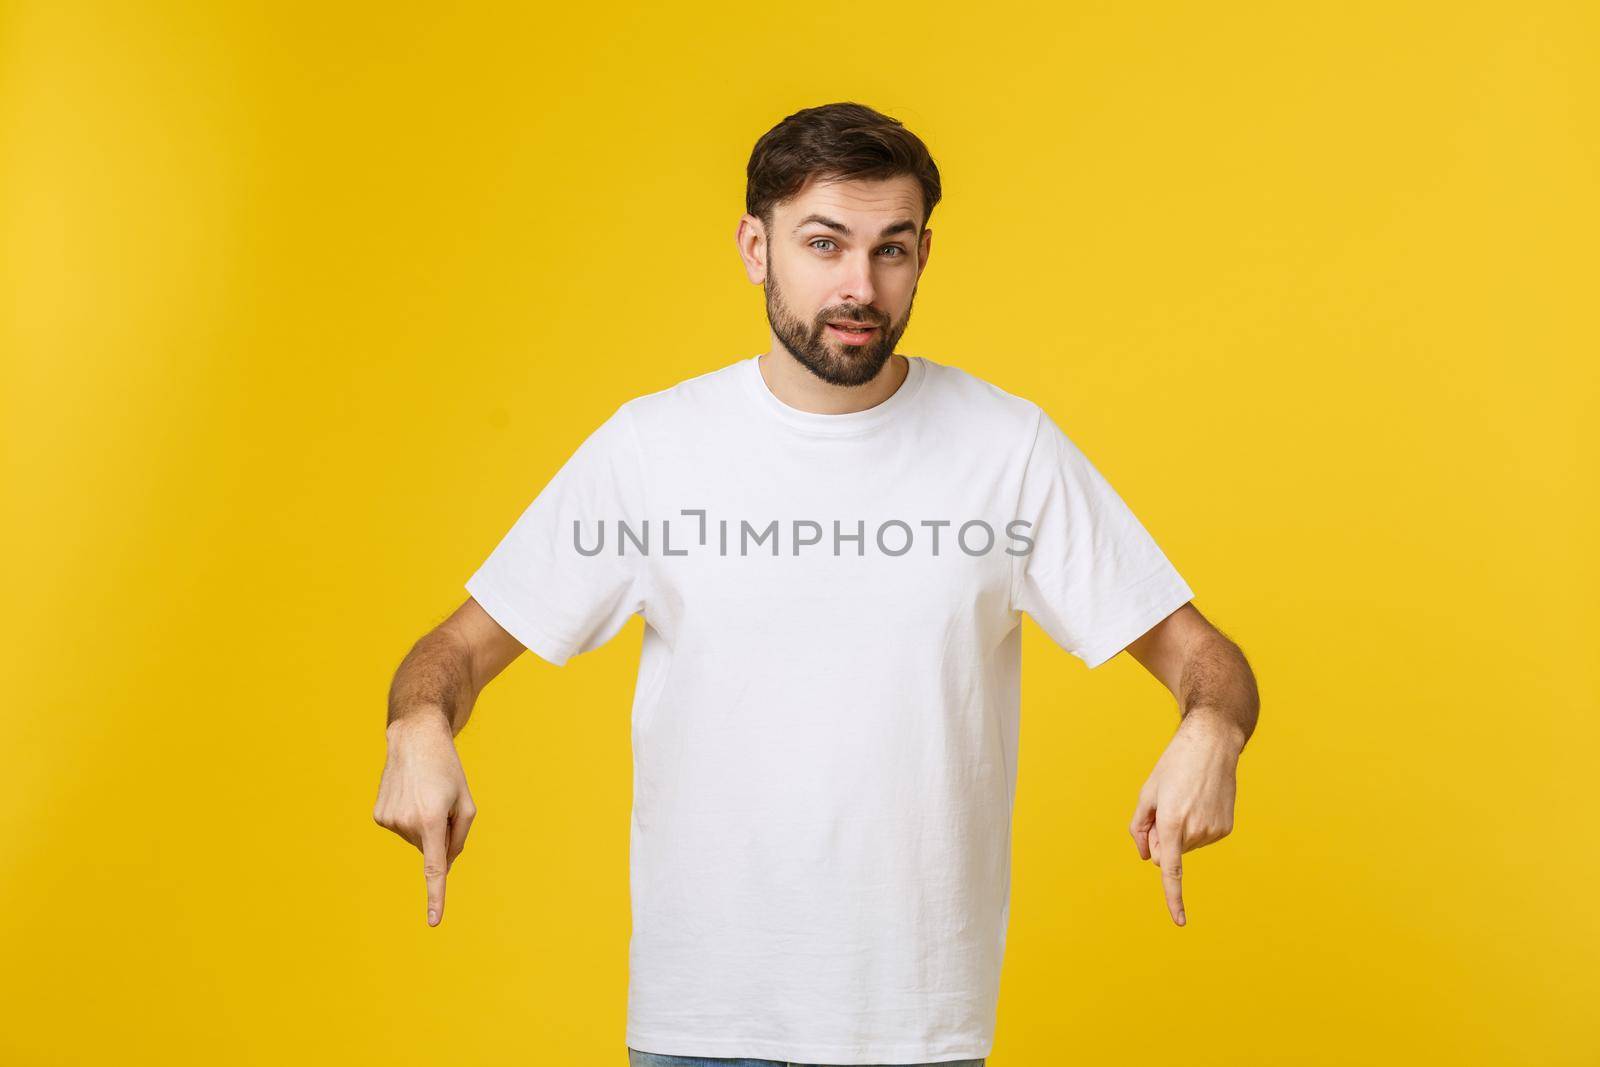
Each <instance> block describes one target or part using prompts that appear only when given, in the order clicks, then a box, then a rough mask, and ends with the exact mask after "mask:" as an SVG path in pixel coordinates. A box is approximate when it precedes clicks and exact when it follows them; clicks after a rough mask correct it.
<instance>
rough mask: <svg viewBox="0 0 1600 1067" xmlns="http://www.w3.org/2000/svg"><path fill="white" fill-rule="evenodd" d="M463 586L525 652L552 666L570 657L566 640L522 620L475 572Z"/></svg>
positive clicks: (515, 610) (570, 651)
mask: <svg viewBox="0 0 1600 1067" xmlns="http://www.w3.org/2000/svg"><path fill="white" fill-rule="evenodd" d="M466 589H467V592H468V593H470V594H471V595H472V599H474V600H476V601H477V602H478V604H479V606H481V607H482V608H483V610H484V611H486V612H488V613H489V616H490V617H491V618H492V619H494V621H495V622H497V623H499V624H500V625H501V627H502V628H504V629H505V631H506V632H507V633H509V634H510V635H511V636H512V637H515V638H516V639H517V640H518V641H519V642H521V643H522V647H523V648H526V649H527V650H528V651H529V652H532V653H533V654H534V655H536V656H538V657H539V658H540V659H542V660H544V661H545V662H546V663H549V664H552V665H553V666H556V667H560V666H563V665H564V664H565V663H566V662H567V660H569V659H571V658H572V648H571V646H570V644H569V643H568V642H565V641H561V640H559V639H557V638H555V637H553V636H552V635H551V634H550V633H549V631H547V630H545V629H543V628H542V627H539V626H535V625H534V624H533V623H531V622H529V621H528V620H527V619H525V618H524V617H523V616H522V614H521V612H519V611H517V609H516V608H514V607H512V606H511V604H510V603H509V602H508V601H506V600H505V599H503V598H502V597H501V596H500V594H499V593H497V592H495V591H494V590H493V589H492V588H490V587H489V586H488V584H487V583H486V582H485V581H484V580H483V578H482V577H481V575H477V574H475V575H473V576H472V577H471V578H469V579H467V584H466Z"/></svg>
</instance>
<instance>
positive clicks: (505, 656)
mask: <svg viewBox="0 0 1600 1067" xmlns="http://www.w3.org/2000/svg"><path fill="white" fill-rule="evenodd" d="M522 651H523V647H522V645H521V644H520V643H519V642H518V641H517V639H516V638H514V637H512V636H511V635H510V634H509V633H507V632H506V631H505V629H504V628H503V627H501V626H500V624H499V623H497V622H495V620H494V619H493V617H491V616H490V615H489V613H488V612H486V611H484V610H483V608H482V607H481V606H480V605H479V604H478V602H477V601H476V600H474V599H472V598H471V597H468V598H467V601H466V602H465V603H464V604H462V605H461V606H460V607H459V608H457V609H456V610H455V612H454V613H453V614H452V615H451V616H450V617H449V618H448V619H446V620H445V621H444V622H442V623H440V624H439V625H438V626H436V627H434V628H433V629H432V630H431V631H429V632H428V633H427V634H426V635H424V636H423V638H422V639H421V640H419V641H418V642H417V643H416V644H415V645H413V646H412V648H411V651H410V652H409V653H407V654H406V657H405V659H404V660H402V661H401V663H400V667H399V669H398V670H396V671H395V676H394V681H393V683H392V684H391V685H390V687H389V721H388V725H387V726H386V727H385V731H384V732H385V736H386V737H387V739H388V758H387V759H386V760H385V762H384V768H383V778H382V780H381V781H380V782H379V785H378V801H377V803H376V804H375V805H374V806H373V809H372V817H373V819H374V820H375V821H376V822H377V823H378V825H380V826H383V827H386V828H387V829H390V830H393V831H394V832H395V833H397V834H399V835H400V836H401V837H403V838H405V839H406V840H407V841H409V842H410V843H411V844H412V845H414V846H416V847H417V848H418V849H420V850H421V852H422V873H423V878H424V881H425V882H426V884H427V901H428V925H429V926H437V925H438V924H439V922H440V921H441V920H443V918H444V882H445V874H446V873H447V872H448V871H449V869H450V866H451V865H452V864H453V863H454V862H455V859H456V857H457V856H458V855H460V854H461V850H462V848H464V847H465V846H466V840H467V830H468V829H469V828H470V827H471V825H472V819H473V816H474V815H476V814H477V809H476V808H475V807H474V806H473V803H472V794H471V793H470V792H469V791H468V789H467V779H466V774H465V773H464V772H463V771H462V769H461V761H460V759H459V758H458V757H457V755H456V749H455V744H454V741H453V738H454V736H455V735H456V734H458V733H460V732H461V730H462V728H463V727H465V726H466V725H467V719H468V718H469V717H471V715H472V706H473V704H474V703H475V702H476V701H477V699H478V694H479V693H481V692H482V691H483V687H484V686H486V685H488V684H489V682H490V681H491V680H492V679H493V678H494V677H495V676H496V675H498V674H499V673H500V672H501V671H503V670H505V668H506V667H507V666H509V665H510V663H511V661H512V660H514V659H516V658H517V656H518V655H520V654H521V653H522Z"/></svg>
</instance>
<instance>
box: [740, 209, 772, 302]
mask: <svg viewBox="0 0 1600 1067" xmlns="http://www.w3.org/2000/svg"><path fill="white" fill-rule="evenodd" d="M733 240H734V244H735V245H737V246H738V249H739V258H740V259H742V260H743V261H744V273H745V277H747V278H749V279H750V281H751V282H752V283H754V284H756V285H760V284H761V283H762V282H764V281H766V280H767V230H766V227H765V226H763V225H762V224H761V220H760V219H758V218H757V217H756V216H754V215H752V214H750V213H748V212H746V213H745V214H744V215H741V216H740V217H739V228H738V229H737V230H735V231H734V235H733Z"/></svg>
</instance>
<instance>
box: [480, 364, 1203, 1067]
mask: <svg viewBox="0 0 1600 1067" xmlns="http://www.w3.org/2000/svg"><path fill="white" fill-rule="evenodd" d="M756 358H757V357H754V356H751V357H746V358H743V359H740V360H738V361H737V362H734V363H732V364H729V365H727V366H724V367H721V368H719V369H717V370H714V371H711V372H709V373H706V374H702V375H699V376H697V377H694V378H690V379H687V380H685V381H682V382H680V383H678V384H677V385H675V386H672V387H671V388H669V389H664V390H662V391H660V392H656V393H651V394H648V395H645V396H640V397H637V398H635V399H632V400H629V401H628V402H626V403H624V404H623V405H622V406H621V407H620V408H618V409H617V411H616V412H615V413H614V414H613V415H612V416H611V417H610V418H609V419H607V420H606V421H605V423H603V424H602V425H601V426H600V427H599V428H598V429H597V430H595V431H594V433H593V434H591V435H590V436H589V438H588V439H587V440H585V441H584V442H583V444H582V445H581V446H580V447H579V448H578V450H577V451H576V452H575V453H574V454H573V455H572V457H571V458H570V459H569V460H568V461H567V463H566V464H565V465H564V466H563V467H562V468H561V469H560V471H558V472H557V473H556V475H555V476H554V477H553V478H552V479H551V481H550V482H549V484H548V485H546V486H545V488H544V489H543V491H542V492H540V493H539V495H538V497H537V499H535V500H534V501H533V502H532V503H531V504H530V505H529V506H528V507H527V509H526V510H525V511H524V512H523V513H522V515H521V517H520V518H519V519H518V520H517V522H516V524H515V525H514V526H513V527H512V528H511V530H510V531H509V532H508V533H507V534H506V535H505V537H504V539H503V540H502V541H501V542H500V543H499V545H498V546H497V547H496V548H495V549H494V551H493V552H492V554H490V556H489V557H488V559H487V560H485V562H484V563H483V565H482V566H481V567H480V568H479V569H478V570H477V571H476V573H474V574H473V575H472V577H471V578H470V579H469V580H468V581H467V585H466V588H467V591H468V592H470V593H471V594H472V596H473V597H474V598H476V599H477V601H478V602H479V603H480V604H481V605H482V606H483V608H484V610H486V611H487V612H488V613H489V614H490V615H492V616H493V617H494V618H495V619H496V620H497V621H498V622H499V623H500V625H502V626H503V627H505V629H506V630H508V631H510V632H511V633H512V634H513V635H514V636H515V637H516V638H517V639H518V640H519V641H521V642H522V643H523V644H524V645H525V646H527V647H528V648H529V649H531V650H532V651H533V652H535V653H536V654H538V655H539V656H540V657H542V658H544V659H546V660H548V661H550V662H551V663H554V664H557V665H560V664H562V663H564V662H566V660H567V659H568V658H569V657H571V656H573V655H575V654H577V653H579V652H584V651H587V650H589V649H593V648H595V647H597V646H599V645H601V644H603V643H604V642H606V641H607V640H609V639H610V638H611V637H612V636H613V635H614V634H616V633H617V631H618V630H620V629H621V628H622V626H623V624H624V623H626V622H627V620H628V618H629V617H630V616H632V615H634V614H636V613H642V614H643V616H644V620H645V629H644V639H643V649H642V652H641V656H640V662H639V675H638V682H637V688H636V690H635V695H634V700H633V712H632V714H633V720H632V723H633V730H632V740H633V754H634V777H633V820H632V828H631V836H630V845H631V852H630V860H631V876H630V887H631V892H632V908H633V933H632V938H631V941H630V944H629V963H630V975H629V985H628V1016H627V1034H626V1042H627V1044H628V1045H629V1046H630V1047H633V1048H637V1049H642V1050H644V1051H648V1052H656V1053H663V1054H671V1055H699V1056H714V1057H716V1056H720V1057H754V1058H763V1059H777V1060H785V1061H788V1060H794V1061H804V1062H809V1063H833V1064H859V1063H878V1064H882V1063H916V1062H933V1061H941V1060H954V1059H967V1058H977V1057H983V1056H987V1055H989V1052H990V1047H991V1045H992V1042H993V1037H994V1023H995V1014H996V1007H997V1003H998V999H999V986H1000V965H1001V957H1002V954H1003V952H1004V948H1005V937H1006V922H1007V916H1008V913H1009V904H1010V878H1011V874H1010V861H1011V848H1010V845H1011V806H1012V799H1013V797H1014V796H1015V792H1016V776H1017V738H1018V726H1019V723H1018V719H1019V699H1020V688H1021V647H1022V646H1021V633H1022V631H1021V627H1020V622H1021V613H1022V612H1027V613H1028V614H1029V615H1031V616H1032V617H1033V618H1034V619H1035V621H1037V622H1038V624H1039V625H1040V626H1041V627H1042V628H1043V629H1044V630H1045V632H1046V633H1047V634H1049V636H1050V637H1051V638H1052V639H1053V640H1054V641H1056V642H1057V643H1058V644H1060V645H1061V646H1062V647H1063V648H1065V649H1066V650H1067V651H1068V652H1071V653H1072V654H1073V655H1075V656H1078V657H1079V658H1081V659H1082V660H1083V661H1084V662H1085V663H1086V664H1088V666H1090V667H1095V666H1098V665H1099V664H1101V663H1103V662H1105V661H1106V660H1108V659H1110V658H1111V657H1112V656H1114V655H1116V653H1117V652H1118V651H1120V650H1121V649H1123V648H1124V647H1126V646H1127V645H1128V644H1129V643H1130V642H1131V641H1133V640H1134V639H1135V638H1137V637H1139V636H1140V635H1141V634H1143V633H1144V632H1145V631H1147V630H1148V629H1150V627H1152V626H1153V625H1155V624H1156V623H1157V622H1159V621H1161V620H1162V619H1163V618H1165V617H1166V616H1167V615H1169V614H1170V613H1171V612H1173V611H1174V610H1176V609H1177V608H1179V607H1180V606H1182V605H1183V604H1184V603H1185V602H1187V601H1188V600H1189V599H1190V598H1191V597H1192V595H1193V594H1192V593H1191V592H1190V589H1189V586H1188V585H1187V584H1186V583H1185V581H1184V579H1183V578H1182V577H1180V576H1179V574H1178V572H1177V571H1176V570H1175V569H1174V568H1173V566H1172V564H1171V563H1170V562H1168V560H1167V558H1166V557H1165V555H1163V554H1162V552H1161V550H1160V549H1159V548H1158V547H1157V545H1156V543H1155V541H1154V540H1152V538H1151V537H1150V535H1149V534H1148V533H1147V532H1146V530H1145V529H1144V527H1143V526H1142V525H1141V524H1140V523H1139V521H1138V520H1137V519H1136V518H1135V517H1134V515H1133V513H1132V512H1131V511H1130V510H1129V509H1128V507H1127V506H1126V505H1125V504H1124V503H1123V501H1122V500H1121V498H1119V497H1118V496H1117V494H1116V493H1115V492H1114V491H1113V490H1112V488H1111V486H1110V485H1108V484H1107V482H1106V481H1105V479H1104V478H1103V477H1101V475H1100V474H1099V472H1098V471H1097V470H1096V469H1095V468H1094V467H1093V466H1092V465H1091V464H1090V463H1089V461H1088V459H1086V458H1085V457H1084V455H1083V453H1082V452H1080V451H1079V449H1078V448H1077V447H1076V446H1075V445H1074V444H1073V443H1072V442H1071V441H1070V440H1069V439H1068V438H1067V437H1066V436H1065V435H1064V434H1063V433H1062V432H1061V430H1060V429H1059V428H1057V426H1056V425H1055V423H1054V422H1053V421H1051V419H1050V418H1049V417H1048V416H1047V415H1045V413H1044V411H1043V410H1042V409H1041V408H1039V407H1038V406H1037V405H1036V404H1034V403H1032V402H1031V401H1028V400H1024V399H1021V398H1019V397H1016V396H1013V395H1011V394H1010V393H1007V392H1005V391H1003V390H1001V389H999V388H998V387H996V386H994V385H991V384H989V383H988V382H985V381H983V380H982V379H980V378H977V377H975V376H974V375H971V374H969V373H967V372H966V371H963V370H960V369H958V368H956V367H953V366H948V365H944V364H940V363H936V362H934V361H932V360H929V359H926V358H923V357H916V356H913V357H910V367H909V371H908V374H907V376H906V379H905V381H904V382H903V383H902V384H901V385H900V387H899V389H898V390H897V391H896V392H895V393H894V394H893V395H892V396H891V397H889V398H888V399H887V400H885V401H883V402H881V403H879V404H878V405H876V406H874V407H872V408H869V409H867V410H865V411H858V412H851V413H848V414H843V415H824V414H817V413H813V412H805V411H801V410H799V409H797V408H794V407H791V406H789V405H787V404H785V403H784V402H783V401H781V400H779V399H778V398H777V397H776V396H775V395H774V394H773V393H772V391H771V390H770V389H769V388H768V387H767V385H766V382H765V381H764V380H763V378H762V377H761V373H760V369H759V367H758V366H757V363H756ZM597 548H598V551H596V549H597Z"/></svg>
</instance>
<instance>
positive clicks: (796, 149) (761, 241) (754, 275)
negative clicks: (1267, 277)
mask: <svg viewBox="0 0 1600 1067" xmlns="http://www.w3.org/2000/svg"><path fill="white" fill-rule="evenodd" d="M939 197H940V187H939V168H938V167H936V166H935V165H934V162H933V157H932V156H930V155H929V154H928V149H927V147H926V146H925V145H923V143H922V141H921V140H920V139H919V138H918V137H917V135H916V134H914V133H912V132H911V131H910V130H907V129H906V128H905V127H904V126H903V125H901V123H900V122H898V121H897V120H895V119H892V118H890V117H889V116H887V115H883V114H880V113H879V112H877V111H874V110H873V109H872V108H870V107H865V106H863V105H861V104H851V103H843V104H828V105H825V106H823V107H814V108H807V109H805V110H803V111H797V112H795V113H794V114H793V115H790V116H789V117H788V118H786V119H784V120H783V121H782V122H780V123H779V124H778V125H776V126H774V127H773V128H772V129H771V130H768V131H767V133H766V134H764V135H763V136H762V138H761V139H760V140H759V141H757V142H756V146H755V150H754V151H753V152H752V153H751V154H750V163H749V167H748V168H747V185H746V188H745V215H744V216H743V217H742V218H741V219H740V220H739V230H738V234H737V241H738V244H739V254H740V255H741V256H742V257H743V259H744V262H745V271H746V273H747V274H748V275H749V277H750V280H751V281H752V282H759V283H761V284H762V285H763V286H764V288H765V290H766V298H767V321H768V323H770V325H771V327H772V335H773V338H774V342H775V343H776V344H781V345H782V346H783V347H784V348H786V349H787V350H788V351H789V353H790V354H791V355H793V356H794V358H795V359H796V360H797V361H799V362H800V363H801V364H802V365H803V366H805V367H806V368H807V369H809V370H810V371H811V372H812V373H813V374H815V375H816V376H817V377H819V378H821V379H822V380H823V381H826V382H831V383H833V384H835V385H860V384H861V383H863V382H867V381H871V380H872V379H873V378H874V377H875V376H876V375H877V373H878V371H879V370H880V369H881V368H882V367H883V365H884V363H885V362H886V361H887V360H888V358H889V357H890V356H891V355H893V354H894V348H895V345H896V344H897V343H898V342H899V340H900V337H901V335H902V334H904V333H905V330H906V326H907V325H909V323H910V321H911V303H912V299H913V297H915V295H916V291H917V280H918V279H919V278H920V277H921V275H922V270H923V267H924V266H925V265H926V264H927V261H928V254H929V251H930V250H931V248H932V241H933V231H932V230H931V229H929V228H928V219H929V218H930V217H931V216H932V214H933V208H934V205H936V204H937V203H938V202H939ZM780 279H781V284H780ZM838 322H845V323H850V324H854V325H857V326H863V327H865V328H866V329H865V330H863V331H861V332H851V331H847V330H840V329H837V328H836V327H834V326H832V325H830V323H838Z"/></svg>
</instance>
